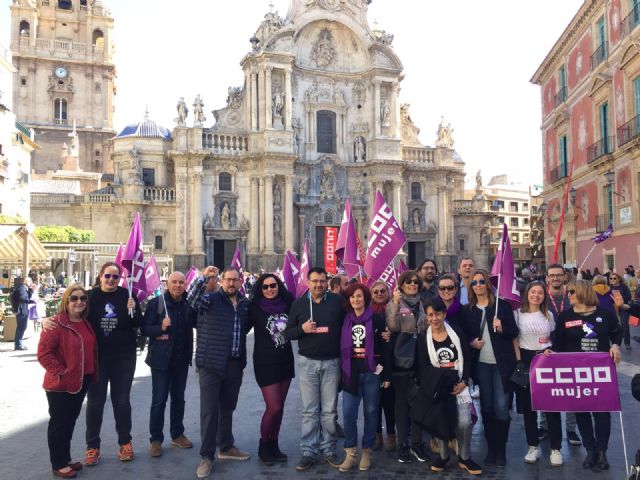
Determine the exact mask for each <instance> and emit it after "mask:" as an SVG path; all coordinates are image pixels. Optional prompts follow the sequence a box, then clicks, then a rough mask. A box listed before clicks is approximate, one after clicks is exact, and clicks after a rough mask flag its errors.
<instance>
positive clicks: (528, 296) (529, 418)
mask: <svg viewBox="0 0 640 480" xmlns="http://www.w3.org/2000/svg"><path fill="white" fill-rule="evenodd" d="M547 304H548V300H547V290H546V286H545V284H544V283H543V282H539V281H534V282H531V283H529V284H528V285H527V286H526V288H525V290H524V293H523V295H522V305H521V306H520V309H519V310H516V324H517V325H518V328H519V329H520V334H519V335H518V340H517V342H516V343H515V345H516V360H517V361H518V362H522V367H523V370H525V371H527V372H528V371H529V367H530V366H531V360H532V359H533V357H534V356H535V355H537V354H538V353H542V352H543V351H544V350H545V349H547V348H549V347H550V346H551V332H553V331H554V330H555V328H556V322H555V320H554V318H553V314H552V313H551V312H550V311H548V309H547ZM516 401H517V407H518V413H521V414H522V415H523V417H524V428H525V433H526V438H527V444H528V445H529V450H528V451H527V454H526V455H525V457H524V461H525V463H536V462H537V461H538V458H539V457H540V449H539V448H538V445H539V443H540V440H539V438H538V412H534V411H533V410H532V407H531V390H530V389H529V388H528V387H527V388H518V389H516ZM545 417H546V419H547V425H548V430H549V441H550V443H551V456H550V462H551V465H553V466H554V467H559V466H560V465H562V463H563V460H562V453H561V452H560V449H561V448H562V423H561V421H560V414H559V413H557V412H546V413H545Z"/></svg>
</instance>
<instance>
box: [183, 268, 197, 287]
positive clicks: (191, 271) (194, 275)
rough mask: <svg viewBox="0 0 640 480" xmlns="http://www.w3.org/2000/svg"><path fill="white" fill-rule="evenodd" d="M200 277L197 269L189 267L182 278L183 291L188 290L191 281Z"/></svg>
mask: <svg viewBox="0 0 640 480" xmlns="http://www.w3.org/2000/svg"><path fill="white" fill-rule="evenodd" d="M199 276H200V270H198V269H197V267H191V268H190V269H189V271H188V272H187V274H186V275H185V277H184V287H185V290H189V288H190V287H191V284H192V283H193V281H194V280H195V279H196V278H198V277H199Z"/></svg>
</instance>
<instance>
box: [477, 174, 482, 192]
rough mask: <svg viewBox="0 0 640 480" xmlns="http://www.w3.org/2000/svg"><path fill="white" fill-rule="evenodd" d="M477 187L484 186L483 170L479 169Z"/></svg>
mask: <svg viewBox="0 0 640 480" xmlns="http://www.w3.org/2000/svg"><path fill="white" fill-rule="evenodd" d="M476 187H480V188H481V187H482V171H481V170H478V171H477V172H476Z"/></svg>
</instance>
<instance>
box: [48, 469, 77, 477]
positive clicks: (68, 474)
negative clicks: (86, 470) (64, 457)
mask: <svg viewBox="0 0 640 480" xmlns="http://www.w3.org/2000/svg"><path fill="white" fill-rule="evenodd" d="M66 468H67V467H63V468H60V469H58V470H54V471H53V474H54V475H55V476H56V477H61V478H76V477H77V476H78V474H77V473H76V471H75V470H74V469H73V468H71V467H68V468H69V470H65V469H66Z"/></svg>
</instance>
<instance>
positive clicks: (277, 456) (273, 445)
mask: <svg viewBox="0 0 640 480" xmlns="http://www.w3.org/2000/svg"><path fill="white" fill-rule="evenodd" d="M269 449H270V450H271V456H272V457H273V459H274V460H275V461H276V462H286V461H287V459H288V458H289V457H287V456H286V455H285V454H284V453H282V452H281V451H280V446H279V445H278V440H277V439H276V440H269Z"/></svg>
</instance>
